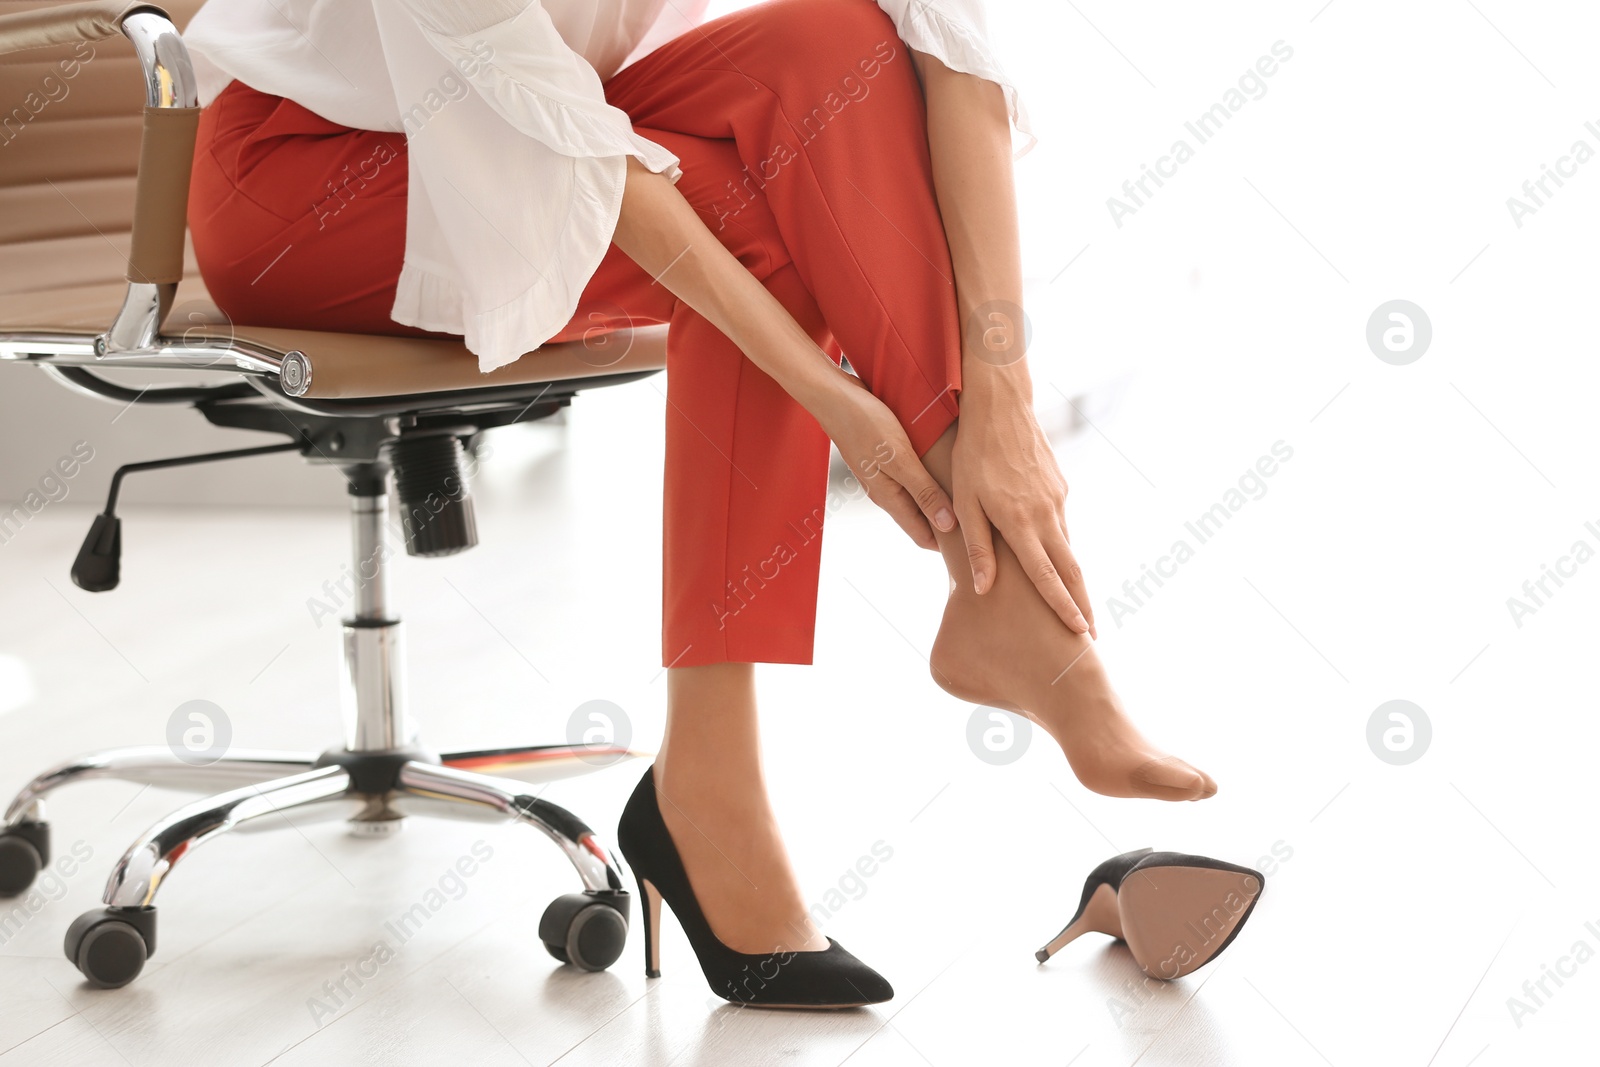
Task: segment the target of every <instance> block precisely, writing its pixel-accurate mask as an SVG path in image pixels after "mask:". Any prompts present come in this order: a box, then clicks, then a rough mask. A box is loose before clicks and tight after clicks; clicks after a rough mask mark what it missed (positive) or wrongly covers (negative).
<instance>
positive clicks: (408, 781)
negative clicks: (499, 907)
mask: <svg viewBox="0 0 1600 1067" xmlns="http://www.w3.org/2000/svg"><path fill="white" fill-rule="evenodd" d="M389 803H390V804H391V805H393V806H394V808H396V809H397V810H399V811H401V812H406V811H411V812H414V813H415V814H418V815H439V816H443V817H444V818H447V819H474V820H477V819H490V820H496V821H502V820H506V819H511V820H515V821H517V822H520V823H525V824H527V825H529V826H532V827H533V828H534V829H536V830H538V831H539V832H540V833H542V834H544V835H545V836H546V837H548V838H550V840H552V841H554V842H555V843H556V844H557V845H558V846H560V848H561V851H562V852H563V853H565V854H566V857H567V860H568V862H570V863H571V864H572V866H573V867H574V868H575V869H576V870H577V872H578V877H579V878H582V879H583V886H584V891H583V892H582V893H567V894H565V895H563V896H559V897H557V898H556V899H555V900H553V901H551V902H550V906H549V907H547V908H545V910H544V915H542V916H541V917H540V919H539V940H540V941H542V942H543V943H544V947H545V951H546V952H548V953H550V955H552V956H554V957H555V958H556V959H558V960H560V961H561V962H562V963H570V964H572V965H573V966H574V967H578V968H581V969H583V970H585V971H603V970H605V969H606V968H607V967H609V966H611V965H612V964H613V963H615V962H616V961H617V958H618V957H619V956H621V955H622V949H623V946H624V944H625V943H626V941H627V938H628V907H629V905H628V902H629V900H630V899H631V898H630V897H629V895H628V891H627V890H626V889H624V888H623V882H622V866H621V864H620V863H618V862H617V858H616V856H615V854H613V853H612V851H611V850H610V849H609V848H607V847H606V846H605V845H604V844H603V843H602V842H601V841H600V839H599V838H598V837H596V836H595V833H594V831H593V830H591V829H589V827H588V826H587V825H585V824H584V822H583V820H582V819H579V818H578V817H577V816H576V815H574V814H572V813H571V812H570V811H568V810H567V809H566V808H563V807H560V806H558V805H556V804H552V803H550V802H549V801H548V800H541V799H540V798H539V797H536V796H534V795H532V794H531V793H528V792H526V791H525V789H524V787H523V783H521V782H518V781H514V780H512V779H509V778H495V777H492V776H490V775H487V774H478V773H476V772H474V771H467V770H462V769H460V768H458V767H449V766H441V765H439V764H435V763H426V762H423V761H421V760H412V761H410V762H408V763H403V764H401V765H400V769H399V772H398V774H397V776H396V782H395V791H394V792H393V793H392V794H390V797H389Z"/></svg>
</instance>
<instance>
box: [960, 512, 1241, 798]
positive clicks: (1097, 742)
mask: <svg viewBox="0 0 1600 1067" xmlns="http://www.w3.org/2000/svg"><path fill="white" fill-rule="evenodd" d="M941 540H942V538H941ZM995 549H996V554H997V555H998V556H999V557H1000V560H999V568H998V570H999V576H998V579H997V580H996V582H995V585H994V588H993V589H991V590H990V591H989V592H988V593H986V594H984V595H983V596H979V595H978V594H977V593H976V592H974V591H973V588H972V579H971V574H970V571H969V572H968V573H967V575H966V581H965V582H964V583H963V582H961V581H960V580H959V579H958V580H957V581H956V583H955V589H954V590H953V591H952V592H951V594H950V600H949V602H948V603H947V604H946V605H945V610H944V621H943V622H942V623H941V624H940V626H939V636H938V638H937V639H936V640H935V641H934V645H933V655H932V656H931V657H930V660H929V664H930V666H931V668H932V670H933V677H934V680H935V681H936V682H938V683H939V685H940V686H941V687H942V688H943V689H944V690H945V691H946V692H948V693H950V694H952V695H954V696H957V697H960V698H961V699H962V700H967V701H971V702H972V703H974V704H983V705H986V706H989V707H995V708H1003V709H1005V710H1007V711H1013V712H1018V713H1020V714H1023V715H1026V716H1027V717H1028V718H1030V719H1032V720H1033V721H1034V722H1037V723H1038V724H1039V725H1040V726H1042V727H1044V728H1045V730H1047V731H1048V732H1049V733H1050V735H1051V736H1052V737H1054V738H1055V740H1056V743H1057V744H1059V745H1060V746H1061V749H1062V751H1063V752H1065V753H1066V756H1067V762H1068V763H1070V764H1071V765H1072V771H1073V773H1074V774H1076V775H1077V776H1078V780H1079V781H1080V782H1082V783H1083V784H1084V785H1085V786H1086V787H1087V788H1089V789H1091V790H1093V791H1094V792H1096V793H1103V794H1105V795H1106V796H1110V797H1149V798H1152V799H1156V800H1204V799H1205V798H1207V797H1209V796H1212V795H1213V794H1215V793H1216V791H1217V783H1216V782H1214V781H1213V780H1212V779H1211V777H1210V776H1209V775H1207V774H1205V773H1204V772H1203V771H1199V770H1196V769H1195V768H1194V767H1191V766H1189V764H1187V763H1185V762H1183V761H1182V760H1180V759H1178V758H1177V757H1175V756H1170V755H1168V754H1167V753H1165V752H1163V751H1162V750H1161V749H1159V748H1157V747H1156V746H1154V745H1152V744H1151V743H1150V742H1148V741H1146V740H1145V739H1144V737H1143V736H1142V735H1141V734H1140V733H1139V731H1138V730H1137V729H1136V728H1135V727H1134V725H1133V723H1132V722H1131V721H1129V719H1128V717H1127V715H1126V714H1125V713H1124V712H1123V709H1122V702H1121V701H1120V700H1118V699H1117V694H1116V692H1115V690H1113V689H1112V687H1111V683H1110V681H1109V679H1107V677H1106V672H1105V668H1104V667H1103V666H1102V664H1101V663H1100V658H1099V656H1098V655H1096V653H1095V649H1094V642H1093V640H1091V639H1090V638H1089V637H1088V636H1087V635H1085V634H1076V633H1073V632H1072V631H1071V630H1069V629H1067V627H1066V626H1065V625H1063V624H1062V622H1061V620H1060V619H1059V618H1057V616H1056V614H1055V612H1054V611H1052V610H1051V609H1050V606H1049V605H1048V604H1046V603H1045V602H1044V599H1043V598H1042V597H1040V596H1039V595H1038V593H1037V592H1035V591H1034V588H1033V584H1032V583H1031V582H1030V581H1029V580H1028V577H1027V575H1026V574H1024V573H1023V570H1022V565H1021V564H1020V563H1019V562H1018V561H1017V558H1016V556H1014V555H1013V554H1012V553H1011V551H1010V549H1008V548H1007V547H1005V545H1004V543H1003V542H1001V541H999V540H998V539H997V540H996V542H995ZM964 557H965V553H964V552H962V553H961V555H960V557H959V558H960V561H961V562H962V563H964V562H965V558H964ZM946 558H947V560H948V559H949V558H950V553H948V552H947V553H946Z"/></svg>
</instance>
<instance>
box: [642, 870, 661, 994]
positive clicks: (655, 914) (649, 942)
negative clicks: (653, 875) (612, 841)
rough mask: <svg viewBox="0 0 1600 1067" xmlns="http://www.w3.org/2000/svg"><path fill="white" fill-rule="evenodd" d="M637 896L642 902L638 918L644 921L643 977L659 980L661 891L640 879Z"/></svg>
mask: <svg viewBox="0 0 1600 1067" xmlns="http://www.w3.org/2000/svg"><path fill="white" fill-rule="evenodd" d="M639 896H640V897H641V898H643V900H644V910H643V913H642V914H641V916H640V917H641V918H642V919H643V920H644V976H645V977H646V978H660V977H661V891H660V890H658V889H657V888H656V887H655V886H653V885H651V884H650V883H649V882H647V881H645V880H644V879H643V878H641V879H639Z"/></svg>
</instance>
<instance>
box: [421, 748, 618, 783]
mask: <svg viewBox="0 0 1600 1067" xmlns="http://www.w3.org/2000/svg"><path fill="white" fill-rule="evenodd" d="M643 755H646V753H643V752H635V751H633V750H632V749H629V748H624V747H622V746H620V745H513V746H512V747H510V748H485V749H476V750H474V751H471V752H446V753H444V754H443V755H442V756H440V757H439V762H441V763H443V764H444V765H445V766H446V767H454V768H456V769H457V770H462V771H477V772H478V773H479V774H492V775H494V776H495V777H497V778H511V779H515V780H516V781H519V782H528V783H531V784H533V785H542V784H543V783H545V782H554V781H558V780H560V779H562V778H576V777H578V776H579V775H584V774H588V773H590V772H591V771H594V770H597V769H599V768H602V767H609V766H611V765H612V764H614V763H620V762H622V761H623V760H628V759H636V758H638V757H640V756H643Z"/></svg>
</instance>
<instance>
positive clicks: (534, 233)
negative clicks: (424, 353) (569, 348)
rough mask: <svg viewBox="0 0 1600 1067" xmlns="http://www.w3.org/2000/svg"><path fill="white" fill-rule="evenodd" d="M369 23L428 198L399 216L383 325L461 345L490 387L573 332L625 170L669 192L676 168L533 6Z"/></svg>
mask: <svg viewBox="0 0 1600 1067" xmlns="http://www.w3.org/2000/svg"><path fill="white" fill-rule="evenodd" d="M373 11H374V15H375V17H376V21H377V24H378V29H379V32H380V34H381V35H382V37H383V39H384V56H385V59H386V61H387V63H388V65H389V74H390V77H391V79H392V80H393V83H394V88H395V95H396V100H395V104H396V107H397V109H398V112H399V115H400V119H401V123H402V124H403V126H404V128H405V131H406V134H407V147H408V152H407V157H408V159H409V163H408V166H409V168H410V171H409V173H410V181H411V185H412V189H413V192H415V190H417V189H419V188H420V189H423V190H425V193H426V195H424V196H417V195H412V196H410V197H408V200H407V211H408V219H407V243H406V259H405V264H404V266H403V267H402V268H401V272H400V280H399V285H398V288H397V292H396V295H395V304H394V308H393V311H392V312H391V317H392V318H393V319H394V320H395V321H396V322H400V323H404V324H406V325H410V326H416V327H418V328H420V329H425V330H435V331H440V332H444V333H454V334H459V335H461V336H462V337H463V338H464V340H465V343H466V346H467V348H468V349H469V350H470V351H472V352H473V353H474V354H476V355H477V357H478V365H479V368H480V369H481V370H483V371H485V372H487V371H490V370H493V369H495V368H496V367H500V366H504V365H505V364H507V363H511V362H514V361H515V360H517V359H518V358H520V357H521V356H522V355H524V354H525V353H528V352H531V351H533V350H534V349H536V348H538V347H539V346H540V345H541V344H543V343H544V342H546V341H548V340H549V339H550V338H551V337H552V336H554V335H555V334H556V333H557V332H558V331H559V330H561V329H562V327H564V326H565V325H566V324H567V323H568V322H570V321H571V319H572V316H573V314H574V313H575V312H576V310H577V306H578V300H579V298H580V297H581V296H582V294H583V289H584V287H585V286H586V285H587V284H588V282H589V279H590V278H591V277H592V276H593V274H594V271H595V270H596V269H597V268H598V267H599V265H600V261H601V260H602V259H603V258H604V257H605V254H606V252H607V250H608V249H609V248H610V245H611V236H612V233H613V232H614V231H615V230H616V223H617V217H618V215H619V214H620V213H621V210H622V191H623V186H624V183H625V179H626V173H627V167H626V163H627V158H628V157H629V156H632V157H634V158H637V159H638V160H639V161H640V162H641V163H643V164H644V165H645V166H646V167H648V168H649V169H650V170H652V171H654V172H656V173H661V174H665V175H666V176H667V177H668V178H670V179H671V180H673V181H676V180H677V179H678V177H679V175H680V171H679V168H678V157H677V156H676V155H674V154H673V153H671V152H669V151H667V150H666V149H665V148H662V147H661V146H660V145H657V144H655V143H653V142H651V141H649V140H647V139H646V138H643V137H640V136H638V135H637V134H635V133H634V132H633V127H632V124H631V123H630V122H629V121H628V117H627V115H626V114H624V113H623V112H622V111H620V110H619V109H617V108H615V107H612V106H611V105H610V104H608V103H606V99H605V94H604V91H603V89H602V87H601V82H600V78H599V75H597V74H596V73H595V71H594V68H593V67H591V66H589V64H588V63H587V62H586V61H585V60H584V59H583V57H581V56H579V55H578V54H577V53H575V52H574V51H572V49H571V48H569V47H568V46H567V44H566V42H565V41H563V40H562V38H561V35H560V34H559V33H558V32H557V30H556V28H555V26H554V24H553V23H552V22H551V20H550V17H549V14H548V13H547V12H546V11H545V9H544V8H543V7H542V6H541V5H540V4H539V3H538V0H472V2H465V0H456V2H454V3H440V2H437V0H433V2H430V0H376V2H375V3H374V4H373ZM468 87H470V89H469V88H468ZM455 90H459V91H455ZM485 145H493V146H494V148H493V151H492V153H491V154H490V155H489V156H487V157H485V156H484V146H485ZM469 159H483V160H485V162H486V163H487V165H475V166H462V165H461V161H462V160H469ZM467 278H470V279H472V282H471V284H470V285H466V284H463V282H462V279H467Z"/></svg>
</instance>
